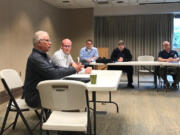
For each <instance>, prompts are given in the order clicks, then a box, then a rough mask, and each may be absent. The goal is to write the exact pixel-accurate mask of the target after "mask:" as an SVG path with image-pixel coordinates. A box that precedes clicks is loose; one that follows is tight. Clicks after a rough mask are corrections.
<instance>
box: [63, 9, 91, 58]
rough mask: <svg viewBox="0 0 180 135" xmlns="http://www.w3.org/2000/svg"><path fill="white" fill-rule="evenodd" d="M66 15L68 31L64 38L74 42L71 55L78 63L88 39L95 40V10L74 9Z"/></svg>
mask: <svg viewBox="0 0 180 135" xmlns="http://www.w3.org/2000/svg"><path fill="white" fill-rule="evenodd" d="M65 14H66V22H69V23H66V27H65V28H66V30H65V35H63V37H67V38H70V39H71V40H72V51H71V55H72V57H73V58H74V60H75V61H76V60H77V59H76V58H77V56H79V51H80V48H82V47H83V46H85V41H86V40H87V39H92V40H93V38H94V28H93V27H94V24H93V23H94V19H93V18H94V17H93V9H74V10H68V11H66V12H65Z"/></svg>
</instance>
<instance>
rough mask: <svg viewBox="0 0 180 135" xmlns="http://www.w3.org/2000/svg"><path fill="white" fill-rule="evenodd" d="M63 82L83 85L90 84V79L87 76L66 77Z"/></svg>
mask: <svg viewBox="0 0 180 135" xmlns="http://www.w3.org/2000/svg"><path fill="white" fill-rule="evenodd" d="M63 80H74V81H81V82H84V83H88V82H90V77H89V76H88V77H87V76H67V77H64V78H63Z"/></svg>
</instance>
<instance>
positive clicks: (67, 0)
mask: <svg viewBox="0 0 180 135" xmlns="http://www.w3.org/2000/svg"><path fill="white" fill-rule="evenodd" d="M62 3H70V1H69V0H63V1H62Z"/></svg>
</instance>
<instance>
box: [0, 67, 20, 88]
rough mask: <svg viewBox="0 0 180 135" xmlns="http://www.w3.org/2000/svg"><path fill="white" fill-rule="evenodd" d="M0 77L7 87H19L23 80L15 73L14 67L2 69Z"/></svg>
mask: <svg viewBox="0 0 180 135" xmlns="http://www.w3.org/2000/svg"><path fill="white" fill-rule="evenodd" d="M0 77H1V79H3V80H4V81H5V82H6V84H7V86H8V87H9V89H10V90H11V89H15V88H20V87H22V86H23V82H22V80H21V78H20V76H19V74H18V73H17V71H16V70H14V69H3V70H1V71H0Z"/></svg>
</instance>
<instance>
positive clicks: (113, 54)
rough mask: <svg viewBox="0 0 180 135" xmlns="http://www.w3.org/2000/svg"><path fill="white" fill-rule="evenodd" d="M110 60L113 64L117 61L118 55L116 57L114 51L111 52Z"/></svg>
mask: <svg viewBox="0 0 180 135" xmlns="http://www.w3.org/2000/svg"><path fill="white" fill-rule="evenodd" d="M111 60H113V61H114V62H116V61H117V60H118V55H117V51H116V50H113V52H112V54H111Z"/></svg>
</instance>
